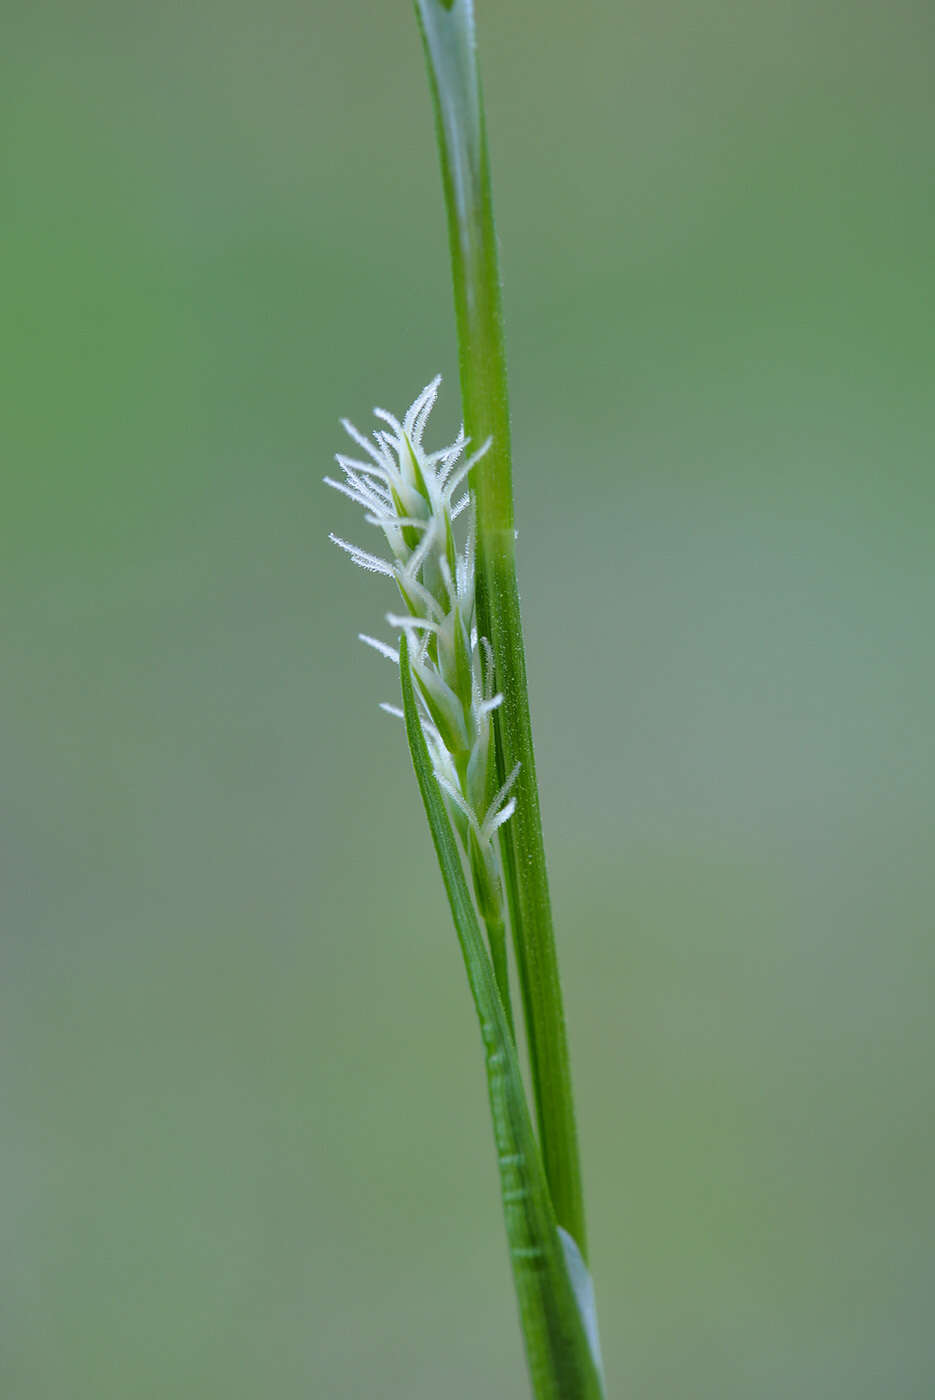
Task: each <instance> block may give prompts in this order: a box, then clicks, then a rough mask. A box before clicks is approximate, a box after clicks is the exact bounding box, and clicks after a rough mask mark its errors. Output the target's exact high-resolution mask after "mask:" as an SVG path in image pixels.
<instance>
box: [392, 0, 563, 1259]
mask: <svg viewBox="0 0 935 1400" xmlns="http://www.w3.org/2000/svg"><path fill="white" fill-rule="evenodd" d="M415 5H416V13H417V16H418V19H419V24H420V28H421V31H422V38H423V42H424V46H425V54H426V60H427V64H428V72H429V83H430V86H431V90H432V97H433V101H434V106H435V118H436V128H437V134H438V145H439V153H440V156H441V167H442V184H443V187H444V194H445V205H446V209H447V214H448V236H449V247H450V252H451V271H452V283H453V287H454V299H455V314H456V319H457V326H458V347H459V360H460V372H461V397H462V403H463V409H464V422H465V429H466V431H467V434H468V436H469V437H470V438H471V440H472V441H473V442H486V441H487V440H488V439H490V444H491V445H490V450H489V451H488V452H487V454H486V456H485V457H484V459H483V460H482V461H480V462H479V463H478V464H477V466H476V467H475V468H474V470H473V472H472V474H471V488H472V491H473V494H474V499H475V503H476V511H477V613H478V629H479V631H480V633H481V635H482V636H486V637H488V638H489V639H490V643H491V646H492V648H493V654H494V666H495V673H496V687H497V689H498V690H499V691H502V693H503V696H504V701H503V705H502V706H501V708H500V710H499V711H498V712H497V714H496V716H495V731H496V737H497V743H496V756H497V766H498V770H499V774H500V780H501V781H502V780H503V779H504V778H505V776H506V775H507V774H508V773H511V772H512V771H513V769H514V767H515V766H516V765H517V764H518V765H519V776H518V778H517V781H516V787H515V790H514V795H515V797H516V811H515V813H514V815H513V817H512V818H511V820H510V821H509V822H508V823H507V824H506V826H505V827H504V828H503V829H502V832H501V844H502V849H503V857H504V873H505V877H506V889H507V897H508V901H509V907H510V922H511V926H512V933H513V943H514V948H515V951H516V963H517V970H518V974H519V982H520V988H521V991H522V998H523V1015H524V1022H525V1029H526V1041H527V1046H528V1050H529V1062H530V1068H531V1072H532V1081H533V1091H534V1094H535V1102H536V1117H537V1121H538V1125H539V1136H540V1141H541V1144H542V1158H543V1162H544V1165H545V1170H546V1175H547V1178H548V1182H549V1189H550V1192H551V1196H552V1202H553V1205H554V1208H555V1214H556V1218H557V1220H558V1223H559V1224H560V1225H561V1226H563V1227H564V1229H565V1230H567V1231H568V1233H569V1234H570V1235H571V1236H572V1238H573V1239H574V1240H575V1242H576V1243H577V1245H578V1247H579V1249H580V1251H581V1254H582V1256H586V1254H587V1243H586V1238H585V1219H584V1202H583V1196H582V1188H581V1168H580V1163H579V1157H578V1140H577V1129H576V1124H575V1113H574V1101H573V1098H572V1085H571V1069H570V1062H569V1056H568V1043H567V1036H566V1030H565V1018H564V1011H563V1005H562V993H561V984H560V981H559V975H558V963H557V958H556V952H555V939H554V933H553V929H552V912H551V902H550V897H549V884H548V875H547V871H546V862H545V848H544V843H543V837H542V822H541V817H540V811H539V794H538V787H537V783H536V766H535V755H534V753H533V743H532V727H531V723H530V717H529V699H528V693H527V686H526V662H525V655H524V650H523V631H522V620H521V617H520V608H519V591H518V587H517V580H516V567H515V559H514V553H515V550H514V527H513V494H512V477H511V472H512V468H511V453H510V416H509V403H508V397H507V378H506V356H505V350H504V340H503V316H502V307H501V296H500V274H499V268H498V260H497V240H496V232H495V229H494V220H493V206H492V195H491V183H490V166H489V160H488V154H487V139H486V132H485V125H484V109H483V101H482V95H481V87H480V79H479V75H478V68H477V55H476V41H475V33H474V8H473V4H472V0H415Z"/></svg>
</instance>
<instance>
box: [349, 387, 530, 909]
mask: <svg viewBox="0 0 935 1400" xmlns="http://www.w3.org/2000/svg"><path fill="white" fill-rule="evenodd" d="M440 384H441V376H440V375H438V376H436V378H435V379H433V380H432V381H431V383H429V384H427V385H426V386H425V388H424V389H423V390H422V392H421V394H419V395H418V397H417V398H416V399H415V400H414V401H413V402H412V404H411V405H410V407H409V408H408V409H407V411H406V413H405V414H404V415H403V419H402V422H400V420H399V419H398V418H396V417H395V415H394V414H392V413H389V412H387V410H386V409H383V408H377V409H374V415H375V417H376V418H377V419H379V421H380V424H381V426H380V427H379V428H377V429H375V430H374V432H373V435H372V437H371V438H367V437H365V436H364V434H363V433H362V432H360V431H359V430H358V429H357V428H355V427H354V425H353V423H350V422H348V420H347V419H343V418H342V420H341V425H342V427H343V428H344V430H345V432H346V433H347V435H348V437H349V438H350V439H351V441H352V442H354V443H356V445H357V447H358V448H360V449H361V451H362V452H363V453H364V454H365V458H366V460H361V459H359V458H355V457H349V456H346V455H344V454H343V453H339V454H338V455H337V458H336V460H337V463H338V466H339V467H340V468H341V471H342V472H343V474H344V479H343V481H342V480H333V479H332V478H331V477H325V482H326V484H327V485H328V486H331V487H333V488H334V490H336V491H339V492H340V493H341V494H342V495H344V496H347V497H348V498H349V499H350V500H352V501H353V502H354V503H355V504H356V505H359V506H361V507H363V510H364V519H365V521H366V522H367V523H368V524H371V525H375V526H377V528H378V529H380V530H382V531H383V536H384V539H385V541H386V545H387V551H388V554H389V556H390V557H389V558H381V557H380V556H379V555H378V554H372V553H371V552H370V551H369V550H365V549H360V548H359V547H358V546H357V545H354V544H350V543H348V541H347V540H343V539H340V538H339V537H338V536H337V535H332V536H331V538H332V539H333V540H334V542H335V544H336V545H338V546H339V548H341V549H343V550H344V551H345V553H347V554H349V555H350V557H351V558H352V559H353V561H354V563H355V564H358V565H359V566H360V567H361V568H362V569H366V570H368V572H371V573H379V574H386V575H387V576H388V577H390V578H392V579H394V580H395V582H396V586H397V588H398V590H399V594H400V597H401V598H402V601H403V603H404V605H405V608H406V612H405V613H400V614H396V613H389V614H387V620H388V621H389V623H390V626H391V627H394V628H396V629H397V630H398V631H404V632H405V633H406V634H407V636H408V638H409V655H410V667H411V670H412V677H413V689H414V691H415V695H416V699H417V704H418V707H419V714H420V719H421V722H422V729H423V732H424V734H425V739H426V743H427V745H428V750H429V754H430V755H431V759H432V766H433V768H434V771H435V777H436V779H437V781H438V784H439V787H440V788H441V790H442V792H443V793H444V795H445V799H446V802H447V805H448V811H449V814H450V816H451V819H452V824H453V826H454V828H455V830H456V831H457V833H458V836H459V838H460V841H461V846H462V851H463V854H464V856H465V860H466V862H467V864H468V866H469V868H470V869H471V872H472V876H473V880H474V890H475V895H476V896H477V901H478V905H479V907H480V908H481V911H482V912H483V913H484V916H485V917H487V918H490V917H495V918H496V919H498V920H499V921H500V922H504V921H505V915H504V899H503V886H502V879H501V874H500V857H499V851H498V849H497V841H496V832H497V830H498V829H499V828H500V827H501V826H502V825H503V823H504V822H505V821H508V820H509V818H510V816H511V815H512V813H513V809H514V807H515V801H514V799H513V798H511V797H509V793H510V789H511V788H512V786H513V783H514V782H515V779H516V773H517V771H518V769H514V771H513V772H512V773H511V774H510V776H509V778H508V779H507V781H506V782H505V783H504V784H503V786H502V787H501V788H500V790H499V791H498V792H496V793H494V791H493V789H494V786H495V782H496V780H495V777H494V763H493V745H492V744H491V742H490V737H491V722H490V716H491V714H492V713H493V711H494V710H495V709H496V708H497V706H498V705H500V704H501V703H502V700H503V696H502V695H500V694H495V693H494V687H493V653H492V650H491V647H490V643H489V642H488V640H487V638H486V637H478V634H477V626H476V616H475V608H474V524H473V513H472V512H469V517H468V519H469V523H468V528H467V534H466V539H465V542H464V545H463V547H462V549H461V550H460V551H459V550H458V548H457V546H456V544H455V536H454V530H453V524H454V521H455V520H457V518H458V517H459V516H460V515H461V514H462V512H463V511H465V510H466V509H468V507H469V505H470V499H471V498H470V492H469V491H465V490H464V485H465V482H466V481H468V480H469V479H470V473H471V471H472V470H473V468H474V467H475V466H476V465H477V464H478V462H480V461H481V459H482V458H483V456H484V454H485V453H486V452H487V450H488V448H489V447H490V441H489V440H488V441H487V442H485V443H484V444H483V446H481V447H480V448H479V449H478V450H477V451H475V452H474V453H472V454H471V455H470V456H466V453H467V449H468V447H469V446H470V443H469V440H468V439H467V438H466V437H465V435H464V428H463V427H462V428H461V429H460V430H459V432H458V436H457V437H456V439H455V441H454V442H453V443H451V444H450V445H449V446H448V447H445V448H442V449H441V450H440V451H437V452H431V453H430V452H426V451H425V448H424V447H423V445H422V437H423V434H424V432H425V428H426V424H427V422H428V418H429V414H430V413H431V411H432V408H433V406H434V404H435V400H436V398H437V397H438V389H439V385H440ZM360 639H361V641H362V642H364V643H366V645H367V646H369V647H371V648H373V650H374V651H377V652H379V653H380V654H381V656H384V657H386V658H387V659H388V660H390V661H393V662H395V663H396V664H397V665H398V664H399V652H398V650H396V649H395V648H394V647H391V646H389V645H388V644H387V643H386V642H381V641H379V640H378V639H377V638H375V637H370V636H366V635H365V634H363V633H361V637H360ZM382 708H383V709H385V710H387V711H388V712H389V713H390V714H392V715H399V714H400V711H399V709H398V707H397V706H395V705H386V704H384V705H383V706H382Z"/></svg>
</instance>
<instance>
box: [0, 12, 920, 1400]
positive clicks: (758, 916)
mask: <svg viewBox="0 0 935 1400" xmlns="http://www.w3.org/2000/svg"><path fill="white" fill-rule="evenodd" d="M479 11H480V14H479V23H480V29H481V44H482V59H483V67H484V74H485V86H486V91H487V98H488V114H489V124H490V131H491V143H492V155H493V164H494V179H495V194H496V199H497V208H498V214H499V231H500V236H501V242H502V249H503V272H504V279H505V296H506V312H507V338H508V348H509V352H510V359H511V371H512V386H513V414H514V425H515V449H516V495H517V510H518V522H519V526H520V535H519V564H520V582H521V586H522V589H523V594H524V598H525V602H526V622H527V641H528V649H529V670H530V677H531V685H532V698H533V709H534V722H535V727H536V735H537V741H538V752H539V764H540V770H541V784H542V793H543V803H544V814H545V823H546V836H547V840H548V843H549V849H550V859H551V868H552V874H553V880H554V899H555V905H556V912H557V919H558V928H559V934H560V951H561V956H562V963H563V969H564V973H565V979H566V984H567V1002H568V1013H569V1018H570V1027H571V1038H572V1049H573V1059H574V1069H575V1076H576V1082H577V1088H578V1094H579V1099H580V1127H581V1135H582V1143H583V1151H584V1162H585V1172H586V1180H587V1186H588V1199H589V1213H590V1227H591V1238H592V1263H593V1269H594V1274H595V1277H596V1282H597V1287H598V1292H599V1300H600V1306H601V1319H602V1331H603V1341H604V1351H605V1359H606V1363H607V1368H608V1374H609V1378H610V1387H609V1390H610V1394H611V1395H612V1396H621V1397H624V1396H640V1397H666V1400H669V1397H682V1396H685V1397H693V1400H695V1397H697V1398H698V1400H701V1398H702V1397H711V1400H715V1397H716V1398H717V1400H731V1397H738V1400H740V1397H743V1400H749V1397H758V1398H760V1397H762V1400H771V1398H772V1397H775V1398H776V1400H780V1397H782V1400H786V1397H789V1396H792V1395H801V1396H807V1397H822V1400H825V1397H838V1396H841V1397H845V1396H846V1397H848V1400H859V1398H860V1397H867V1400H871V1397H879V1396H882V1395H886V1396H888V1397H899V1398H900V1400H910V1397H913V1398H915V1397H920V1398H921V1397H928V1396H930V1395H932V1394H933V1393H935V1340H933V1330H932V1299H933V1295H935V1205H933V1185H932V1183H933V1179H935V1129H933V1078H935V1076H933V1060H935V1031H933V1025H932V994H933V987H935V940H933V922H935V920H933V913H932V911H933V907H935V869H933V865H935V863H933V859H932V832H933V819H935V794H933V788H935V717H933V700H932V696H933V683H935V661H933V652H932V631H933V609H935V561H933V527H935V488H933V480H932V466H933V459H935V394H933V386H935V266H933V249H935V144H933V133H935V87H933V84H932V70H933V63H935V12H933V9H932V7H931V5H930V4H929V3H927V0H926V2H925V3H921V2H920V0H916V2H915V3H914V2H913V0H898V2H897V3H895V4H890V5H886V6H884V5H879V4H872V3H866V0H863V2H858V3H851V4H848V5H841V4H836V3H832V2H831V0H818V3H814V2H813V3H808V4H806V3H804V0H793V2H792V3H786V4H782V5H776V4H766V3H754V4H752V5H751V4H748V5H742V4H738V3H726V0H719V2H718V3H707V4H704V5H701V4H691V3H688V0H670V2H669V3H664V4H658V3H650V2H649V0H634V3H631V4H629V5H627V6H624V7H618V6H602V5H596V4H589V3H583V4H578V5H577V6H575V7H572V6H570V5H565V4H563V5H559V4H557V3H544V0H540V2H539V3H533V0H516V3H511V4H505V5H495V4H493V3H487V0H480V3H479ZM0 17H2V23H0V29H2V56H0V130H2V183H0V189H2V193H0V209H2V217H0V283H2V306H3V335H2V342H0V356H2V365H0V460H2V463H3V510H2V519H0V539H2V554H0V575H2V580H0V582H2V592H0V609H2V627H0V654H2V676H3V680H2V691H0V695H2V702H0V703H2V709H3V724H2V772H3V787H4V800H3V803H2V809H0V822H2V861H3V877H2V910H3V921H2V942H0V958H2V969H0V972H2V977H0V1260H2V1263H0V1393H2V1394H3V1396H4V1398H5V1400H72V1398H74V1400H92V1397H93V1400H101V1398H103V1397H106V1398H107V1400H111V1397H112V1398H113V1400H118V1397H119V1400H124V1397H129V1396H132V1397H149V1396H151V1397H160V1400H161V1397H164V1396H166V1395H173V1396H177V1397H192V1400H194V1397H199V1400H203V1398H204V1397H224V1398H225V1400H229V1398H230V1397H244V1400H247V1397H255V1396H258V1395H269V1396H272V1397H276V1400H289V1398H290V1397H308V1396H316V1397H317V1396H321V1397H342V1398H343V1397H363V1396H366V1397H370V1396H379V1397H387V1400H397V1398H398V1400H403V1397H406V1400H417V1398H418V1397H423V1396H424V1397H437V1396H440V1395H444V1396H446V1397H452V1400H457V1397H468V1396H471V1397H474V1396H477V1395H490V1396H493V1395H496V1396H498V1397H515V1400H519V1398H520V1397H522V1396H523V1395H524V1394H525V1393H526V1389H525V1379H524V1372H523V1363H522V1355H521V1348H520V1342H519V1335H518V1331H517V1327H516V1323H515V1315H514V1304H513V1298H512V1292H511V1284H510V1279H509V1274H508V1267H507V1258H506V1250H505V1246H504V1241H503V1237H502V1228H501V1218H500V1208H499V1204H498V1198H497V1185H496V1174H495V1168H494V1160H493V1151H492V1147H491V1143H490V1139H489V1131H488V1125H487V1114H486V1102H485V1089H484V1081H483V1074H482V1069H481V1060H480V1053H479V1044H478V1037H477V1034H476V1029H475V1025H474V1022H473V1012H472V1008H471V1005H470V1002H469V998H468V994H467V990H466V987H465V984H464V978H463V973H462V969H461V966H460V962H459V956H458V953H457V949H456V944H455V941H454V937H453V935H452V933H451V930H450V928H449V923H448V917H447V913H446V909H445V906H444V903H443V897H442V893H441V888H440V882H439V879H438V876H437V874H436V872H435V870H434V868H433V865H432V860H431V856H430V847H429V842H428V839H427V834H426V832H425V829H424V823H423V818H422V814H421V812H420V809H419V803H418V798H417V795H416V792H415V788H414V784H413V781H412V779H411V775H410V773H409V772H408V769H407V758H406V753H405V746H404V743H403V739H402V735H401V733H400V732H399V730H398V729H397V728H395V727H394V725H393V723H392V722H391V721H390V720H387V719H385V718H384V717H383V716H381V715H380V713H379V712H378V710H377V708H376V704H377V701H378V700H380V699H384V698H393V693H394V686H395V682H394V680H393V677H392V675H391V674H390V672H389V670H388V668H386V667H385V665H384V664H383V663H381V662H380V661H379V659H377V658H374V657H372V656H371V655H369V654H368V653H366V652H365V651H364V650H363V648H361V647H360V646H359V644H358V643H357V642H356V641H355V634H356V632H357V631H358V630H360V629H363V630H376V629H378V628H379V619H380V617H381V615H382V613H383V611H384V610H385V609H386V608H387V607H388V606H390V605H391V597H390V595H389V593H388V592H387V591H386V590H385V588H384V586H383V585H382V584H381V581H379V580H377V581H374V580H372V579H368V578H365V577H364V576H363V575H361V574H359V573H357V572H356V571H355V570H354V569H353V568H352V567H351V566H350V564H349V563H348V561H347V560H346V559H344V558H342V557H340V556H339V555H338V553H337V551H335V550H334V549H333V548H332V547H331V546H330V545H329V544H328V542H327V538H326V535H327V531H328V530H329V529H330V528H333V529H337V530H338V531H339V533H342V534H345V535H350V536H351V537H352V538H356V539H358V540H361V542H367V527H366V526H363V525H362V524H358V521H357V519H356V518H355V514H354V511H353V508H352V507H350V505H348V503H346V502H343V501H341V500H340V499H338V498H337V497H336V496H334V495H333V494H331V493H328V492H327V491H326V490H325V488H324V487H322V486H321V485H320V479H321V477H322V475H323V474H324V473H325V472H326V471H327V470H328V469H329V465H330V459H331V454H332V453H333V452H334V451H335V450H338V449H339V448H340V446H341V434H340V431H339V429H338V425H337V418H338V416H339V415H340V414H348V415H349V416H351V417H352V418H354V419H355V420H356V421H357V422H358V423H359V424H361V425H365V424H366V422H367V420H368V416H369V411H370V408H371V406H372V404H373V403H374V402H378V403H381V404H384V405H385V406H387V407H390V408H393V409H395V410H397V411H400V410H402V409H403V408H404V407H405V406H406V405H407V404H408V402H409V401H410V399H411V398H412V397H413V396H414V395H415V393H416V392H417V391H418V390H419V389H420V388H421V386H422V385H423V384H424V383H425V382H426V380H428V379H429V378H430V377H431V376H432V375H433V374H434V373H435V372H436V371H437V370H439V369H440V370H442V371H443V372H444V373H445V374H446V381H447V382H446V385H445V387H444V388H443V397H442V400H441V403H440V406H439V408H438V410H436V419H435V428H434V432H435V438H434V444H435V445H438V444H440V443H442V442H443V441H446V440H447V434H449V433H450V432H452V431H453V430H454V428H455V426H456V423H457V419H458V403H457V399H458V395H457V388H456V380H455V374H454V371H455V363H456V361H455V347H454V338H453V315H452V310H451V305H450V293H449V288H448V283H447V250H446V241H445V233H444V223H443V211H442V203H441V195H440V185H439V179H438V173H437V165H436V154H435V149H434V137H433V131H432V124H431V117H430V107H429V100H428V97H427V91H426V84H425V79H424V72H423V66H422V57H421V53H420V49H419V44H418V39H417V34H416V29H415V24H414V20H413V17H412V14H411V13H410V9H409V7H408V5H407V4H406V3H402V0H400V3H394V4H389V3H385V4H378V5H371V6H334V5H328V6H325V5H324V4H322V3H320V0H312V3H310V4H309V3H307V0H306V3H303V4H297V3H294V2H293V0H267V3H265V4H263V5H260V4H258V3H251V4H247V3H245V0H234V3H228V4H223V5H222V4H220V3H218V2H217V0H195V3H194V4H192V5H188V6H144V5H142V4H130V5H127V4H122V5H117V4H115V3H110V0H106V2H105V0H89V3H83V4H81V5H74V4H66V3H64V0H49V3H42V2H41V0H40V3H35V2H34V0H30V3H26V0H2V6H0Z"/></svg>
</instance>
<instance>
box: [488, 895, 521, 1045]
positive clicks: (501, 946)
mask: <svg viewBox="0 0 935 1400" xmlns="http://www.w3.org/2000/svg"><path fill="white" fill-rule="evenodd" d="M485 927H486V929H487V942H488V944H489V945H490V961H491V962H492V963H493V972H494V977H496V979H497V990H498V992H499V993H500V1000H501V1001H502V1002H503V1010H504V1011H505V1012H506V1019H507V1024H508V1026H509V1027H510V1035H511V1036H512V1037H513V1039H514V1040H515V1039H516V1027H515V1026H514V1025H513V1001H512V998H511V997H510V971H509V967H508V965H507V960H506V929H505V928H504V926H503V921H502V920H500V919H487V920H485Z"/></svg>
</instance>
